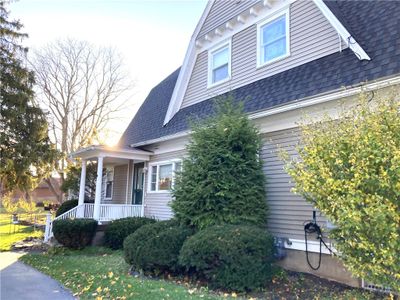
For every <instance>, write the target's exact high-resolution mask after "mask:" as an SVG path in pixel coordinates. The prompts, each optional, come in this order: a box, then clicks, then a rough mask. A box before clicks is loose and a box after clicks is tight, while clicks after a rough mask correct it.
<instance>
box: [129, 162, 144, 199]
mask: <svg viewBox="0 0 400 300" xmlns="http://www.w3.org/2000/svg"><path fill="white" fill-rule="evenodd" d="M133 166H134V167H133V191H132V204H138V205H141V204H142V203H143V186H144V163H139V164H134V165H133Z"/></svg>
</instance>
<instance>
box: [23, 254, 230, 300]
mask: <svg viewBox="0 0 400 300" xmlns="http://www.w3.org/2000/svg"><path fill="white" fill-rule="evenodd" d="M20 260H22V261H23V262H24V263H26V264H29V265H31V266H33V267H35V268H36V269H38V270H40V271H42V272H43V273H46V274H48V275H50V276H51V277H53V278H54V279H56V280H58V281H59V282H61V283H62V284H63V285H64V286H65V287H66V288H68V289H70V290H71V291H72V292H73V293H74V295H75V296H79V299H96V300H100V299H132V298H134V299H146V300H147V299H149V300H150V299H157V300H161V299H177V300H180V299H219V297H218V296H217V295H212V294H210V293H208V291H207V289H205V288H201V289H195V288H193V287H191V286H189V285H188V284H187V285H186V286H185V284H176V283H174V282H168V281H164V280H150V279H144V280H143V279H140V278H135V277H133V276H131V275H129V274H128V271H129V266H128V265H127V264H126V263H125V261H124V260H123V258H122V252H121V251H111V250H109V249H106V248H98V247H89V248H86V249H85V250H82V251H71V250H65V251H62V252H61V253H59V254H53V255H49V254H27V255H25V256H23V257H21V258H20ZM225 299H226V298H225Z"/></svg>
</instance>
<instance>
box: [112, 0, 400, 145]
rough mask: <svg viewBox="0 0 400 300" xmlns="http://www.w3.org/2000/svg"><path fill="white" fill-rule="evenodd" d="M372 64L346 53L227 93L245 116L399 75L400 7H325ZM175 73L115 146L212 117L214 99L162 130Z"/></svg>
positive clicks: (185, 112)
mask: <svg viewBox="0 0 400 300" xmlns="http://www.w3.org/2000/svg"><path fill="white" fill-rule="evenodd" d="M324 3H326V5H327V6H328V7H329V9H330V11H331V12H332V13H333V14H334V15H335V16H336V18H337V19H338V20H340V22H341V24H343V26H345V27H346V29H347V30H348V31H349V32H350V33H351V35H352V36H353V37H354V38H355V39H356V40H357V41H358V42H359V44H360V46H361V47H362V48H363V49H364V50H365V52H366V53H368V55H369V57H370V58H371V60H369V61H368V60H360V59H359V58H358V57H357V56H356V55H354V53H353V50H352V49H350V48H347V49H345V50H343V51H342V52H337V53H334V54H331V55H328V56H325V57H322V58H320V59H318V60H314V61H311V62H308V63H306V64H303V65H300V66H297V67H295V68H292V69H289V70H286V71H284V72H281V73H278V74H276V75H273V76H271V77H267V78H264V79H261V80H258V81H256V82H253V83H251V84H248V85H246V86H243V87H240V88H237V89H235V90H233V91H232V92H231V93H232V94H233V95H234V96H235V98H236V99H238V100H246V101H245V110H246V112H248V113H255V112H259V111H264V110H268V109H271V108H274V107H279V106H282V105H286V104H289V103H294V102H300V101H304V100H305V99H307V98H309V97H315V96H317V95H321V94H324V93H330V92H333V91H336V90H342V89H344V88H349V87H354V86H358V85H361V84H363V83H365V82H373V81H375V80H381V79H385V78H391V77H396V76H399V75H400V3H399V2H396V1H324ZM179 72H180V69H178V70H176V71H175V72H174V73H172V74H171V75H169V76H168V77H167V78H166V79H165V80H163V81H162V82H161V83H160V84H158V85H157V86H156V87H154V88H153V89H152V91H151V92H150V93H149V95H148V97H147V98H146V100H145V101H144V103H143V105H142V106H141V107H140V109H139V110H138V112H137V114H136V116H135V117H134V118H133V120H132V121H131V123H130V124H129V126H128V127H127V129H126V131H125V132H124V134H123V135H122V137H121V140H120V142H119V144H120V145H121V146H128V145H136V146H140V145H145V144H149V143H151V141H153V140H157V139H160V138H163V137H165V138H167V137H168V136H172V135H175V134H178V133H180V132H184V131H185V130H187V129H188V119H189V118H190V117H193V116H194V117H196V118H198V117H200V118H202V117H205V116H207V115H209V114H211V113H212V111H213V98H210V99H208V100H206V101H202V102H199V103H197V104H194V105H191V106H188V107H185V108H183V109H180V110H179V111H178V112H177V113H176V114H175V115H174V116H173V118H172V119H171V120H170V121H169V122H168V123H167V124H166V125H165V126H164V119H165V116H166V114H167V110H168V107H169V105H170V101H171V96H172V94H173V91H174V88H175V84H176V81H177V80H178V76H179Z"/></svg>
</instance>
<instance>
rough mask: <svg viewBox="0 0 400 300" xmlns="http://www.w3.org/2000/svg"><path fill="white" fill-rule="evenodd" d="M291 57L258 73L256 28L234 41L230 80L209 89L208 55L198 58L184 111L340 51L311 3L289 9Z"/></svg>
mask: <svg viewBox="0 0 400 300" xmlns="http://www.w3.org/2000/svg"><path fill="white" fill-rule="evenodd" d="M289 14H290V56H289V57H287V58H285V59H282V60H279V61H276V62H274V63H271V64H268V65H265V66H263V67H260V68H258V69H257V25H253V26H251V27H248V28H246V29H245V30H243V31H241V32H239V33H237V34H235V35H234V36H233V38H232V71H231V80H230V81H228V82H226V83H222V84H220V85H218V86H215V87H212V88H209V89H208V88H207V76H208V62H207V59H208V54H207V51H203V52H201V53H199V54H198V56H197V59H196V62H195V66H194V69H193V72H192V74H191V78H190V80H189V83H188V87H187V90H186V93H185V96H184V99H183V102H182V108H183V107H187V106H190V105H192V104H195V103H197V102H200V101H203V100H206V99H208V98H210V97H213V96H216V95H218V94H221V93H225V92H227V91H229V90H233V89H236V88H238V87H240V86H244V85H247V84H249V83H251V82H254V81H257V80H260V79H262V78H265V77H269V76H272V75H274V74H277V73H280V72H283V71H285V70H288V69H290V68H294V67H296V66H299V65H301V64H304V63H307V62H310V61H312V60H316V59H318V58H320V57H323V56H326V55H329V54H332V53H334V52H337V51H339V38H338V34H337V33H336V31H335V29H334V28H333V27H332V26H331V25H330V24H329V22H328V21H327V20H326V19H325V17H324V16H323V15H322V13H321V12H320V11H319V9H318V7H316V6H315V4H314V3H313V2H312V1H296V2H295V3H293V4H292V6H291V8H290V13H289Z"/></svg>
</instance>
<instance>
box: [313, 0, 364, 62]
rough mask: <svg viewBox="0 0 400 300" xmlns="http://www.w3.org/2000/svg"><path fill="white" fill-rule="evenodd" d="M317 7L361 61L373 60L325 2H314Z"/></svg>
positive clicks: (316, 0) (315, 0) (318, 0)
mask: <svg viewBox="0 0 400 300" xmlns="http://www.w3.org/2000/svg"><path fill="white" fill-rule="evenodd" d="M313 1H314V3H315V5H316V6H317V7H318V8H319V10H320V11H321V12H322V14H323V15H324V16H325V18H326V19H327V20H328V21H329V23H331V25H332V27H333V28H335V29H336V31H337V32H338V34H339V35H340V36H341V37H342V39H343V40H344V41H345V42H346V43H347V46H348V47H349V48H350V49H351V50H352V51H353V52H354V54H355V55H356V56H357V58H358V59H359V60H371V58H370V57H369V56H368V54H367V53H366V52H365V51H364V49H363V48H362V47H361V46H360V44H359V43H358V42H357V41H356V40H355V38H354V37H353V36H352V35H351V34H350V32H349V31H348V30H347V29H346V27H344V26H343V24H342V23H341V22H340V21H339V20H338V18H336V16H335V15H334V14H333V13H332V11H331V10H330V9H329V7H328V6H327V5H326V4H325V3H324V1H323V0H313Z"/></svg>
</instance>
